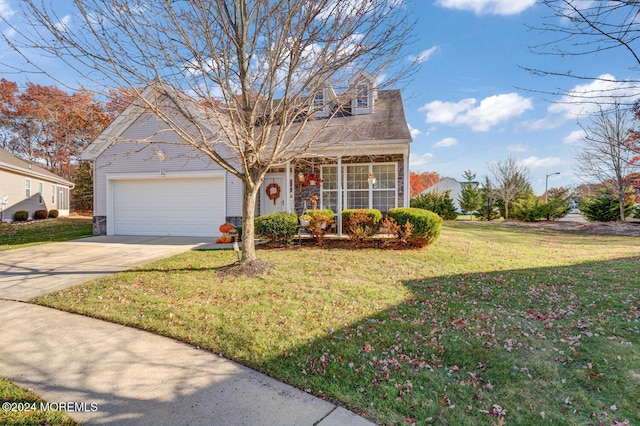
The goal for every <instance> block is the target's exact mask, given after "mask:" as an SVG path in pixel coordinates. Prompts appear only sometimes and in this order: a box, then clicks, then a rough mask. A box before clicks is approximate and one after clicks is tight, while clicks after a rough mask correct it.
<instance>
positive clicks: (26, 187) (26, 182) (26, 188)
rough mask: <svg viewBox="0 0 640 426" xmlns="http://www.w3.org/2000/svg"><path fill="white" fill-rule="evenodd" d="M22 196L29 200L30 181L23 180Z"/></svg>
mask: <svg viewBox="0 0 640 426" xmlns="http://www.w3.org/2000/svg"><path fill="white" fill-rule="evenodd" d="M24 195H25V197H26V198H31V179H25V180H24Z"/></svg>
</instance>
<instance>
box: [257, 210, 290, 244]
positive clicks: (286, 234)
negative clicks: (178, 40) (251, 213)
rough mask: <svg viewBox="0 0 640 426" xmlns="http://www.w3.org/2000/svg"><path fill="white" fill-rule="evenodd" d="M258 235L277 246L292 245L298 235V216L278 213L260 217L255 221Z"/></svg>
mask: <svg viewBox="0 0 640 426" xmlns="http://www.w3.org/2000/svg"><path fill="white" fill-rule="evenodd" d="M255 229H256V234H258V235H260V236H263V237H266V238H268V239H269V240H270V241H271V242H273V243H276V244H290V243H291V241H293V237H294V236H295V235H296V234H297V233H298V215H296V214H295V213H285V212H277V213H271V214H266V215H264V216H258V217H256V219H255Z"/></svg>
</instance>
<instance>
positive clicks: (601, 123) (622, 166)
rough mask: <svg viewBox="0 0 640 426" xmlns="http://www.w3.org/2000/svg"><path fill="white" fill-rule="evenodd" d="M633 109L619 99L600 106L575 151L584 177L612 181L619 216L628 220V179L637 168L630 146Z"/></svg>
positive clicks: (588, 179) (580, 173) (589, 179)
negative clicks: (626, 200)
mask: <svg viewBox="0 0 640 426" xmlns="http://www.w3.org/2000/svg"><path fill="white" fill-rule="evenodd" d="M631 120H632V115H631V113H630V112H629V111H628V110H627V109H625V108H623V107H622V106H621V105H620V104H619V103H615V104H614V107H613V108H612V109H609V110H603V109H601V110H600V113H599V114H598V116H597V117H596V118H595V119H594V121H593V122H592V123H591V124H590V125H589V126H588V127H585V128H584V131H585V134H586V136H585V138H584V145H583V146H582V147H581V148H579V149H577V150H575V151H574V158H575V160H576V161H577V163H578V165H577V169H578V170H577V171H578V173H579V175H580V176H581V177H582V178H583V179H584V180H585V181H591V182H593V181H594V180H595V181H596V182H606V183H610V184H611V185H612V187H613V189H614V190H615V192H616V193H617V194H618V202H619V204H620V220H622V221H623V222H624V220H625V193H626V190H627V187H629V185H630V182H629V179H630V178H632V177H633V176H632V173H633V172H634V171H635V170H637V168H638V166H637V164H634V163H633V161H632V160H633V157H634V153H633V151H632V150H630V149H629V148H628V146H627V140H628V138H629V134H630V128H631Z"/></svg>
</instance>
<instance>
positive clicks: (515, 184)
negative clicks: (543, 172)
mask: <svg viewBox="0 0 640 426" xmlns="http://www.w3.org/2000/svg"><path fill="white" fill-rule="evenodd" d="M488 169H489V173H491V176H492V177H493V179H492V185H493V191H494V192H495V194H496V195H497V197H498V198H499V199H500V200H502V202H503V203H504V213H505V214H504V218H505V220H509V206H510V203H512V202H513V201H514V200H515V199H517V198H518V196H519V195H520V194H521V193H522V192H523V191H524V190H525V189H526V188H527V186H528V185H529V170H528V169H527V168H526V167H525V166H524V165H522V164H521V163H519V162H518V161H517V160H516V159H515V158H514V157H508V158H507V159H506V160H505V161H504V162H503V161H495V162H493V163H489V165H488Z"/></svg>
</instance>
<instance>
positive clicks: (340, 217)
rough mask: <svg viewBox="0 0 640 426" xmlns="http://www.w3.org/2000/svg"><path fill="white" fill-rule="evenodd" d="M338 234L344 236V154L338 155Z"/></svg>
mask: <svg viewBox="0 0 640 426" xmlns="http://www.w3.org/2000/svg"><path fill="white" fill-rule="evenodd" d="M337 213H338V220H337V224H336V226H337V228H338V229H337V231H338V236H339V237H341V236H342V156H341V155H338V212H337Z"/></svg>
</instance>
